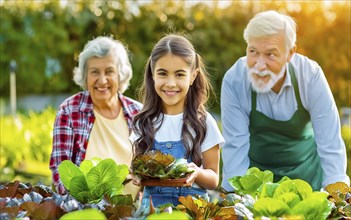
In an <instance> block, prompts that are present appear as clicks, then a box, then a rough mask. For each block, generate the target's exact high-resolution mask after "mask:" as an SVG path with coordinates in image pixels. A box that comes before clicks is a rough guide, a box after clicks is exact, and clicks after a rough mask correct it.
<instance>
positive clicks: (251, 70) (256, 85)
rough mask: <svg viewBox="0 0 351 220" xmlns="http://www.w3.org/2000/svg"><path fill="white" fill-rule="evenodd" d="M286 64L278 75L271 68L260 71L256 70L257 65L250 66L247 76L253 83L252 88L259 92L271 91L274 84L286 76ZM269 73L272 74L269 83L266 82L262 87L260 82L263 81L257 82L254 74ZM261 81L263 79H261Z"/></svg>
mask: <svg viewBox="0 0 351 220" xmlns="http://www.w3.org/2000/svg"><path fill="white" fill-rule="evenodd" d="M286 66H287V65H284V66H283V67H282V69H281V70H280V72H279V74H278V75H276V74H274V73H273V72H272V71H270V70H265V71H258V70H256V68H255V67H252V68H249V67H247V68H248V70H247V76H248V78H249V81H250V83H251V86H252V89H253V90H254V91H256V92H257V93H267V92H269V91H270V90H271V89H272V88H273V87H274V85H275V84H276V83H277V82H278V81H279V80H280V79H281V78H283V77H284V73H285V70H286ZM262 72H264V73H268V74H269V75H270V77H271V78H270V79H269V81H268V82H267V83H265V84H264V86H263V87H262V84H260V83H261V82H257V81H255V80H254V79H253V74H257V73H262ZM259 81H261V80H259Z"/></svg>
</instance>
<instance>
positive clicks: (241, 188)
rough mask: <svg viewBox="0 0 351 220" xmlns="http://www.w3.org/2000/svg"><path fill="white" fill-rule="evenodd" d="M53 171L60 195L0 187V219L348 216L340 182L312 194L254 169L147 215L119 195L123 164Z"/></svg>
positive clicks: (14, 185) (350, 191)
mask: <svg viewBox="0 0 351 220" xmlns="http://www.w3.org/2000/svg"><path fill="white" fill-rule="evenodd" d="M139 162H140V161H139ZM144 162H145V166H144V167H147V163H146V162H148V163H150V162H153V163H155V158H150V157H149V160H146V161H144ZM139 165H140V163H139ZM158 165H159V164H158ZM167 166H168V165H167ZM173 168H174V166H173ZM183 168H184V167H182V166H181V169H183ZM178 170H179V169H178ZM139 171H140V170H139ZM168 171H169V170H168ZM59 172H60V176H61V179H62V182H63V184H64V186H65V187H66V188H67V189H68V191H69V193H68V194H66V195H59V194H57V193H56V192H54V191H53V190H52V188H51V187H48V186H45V185H40V184H38V185H35V186H32V185H31V184H25V183H22V182H20V181H14V182H11V183H6V184H2V185H0V213H1V214H0V219H14V218H27V219H63V220H64V219H129V220H132V219H199V220H202V219H267V217H268V218H270V219H278V218H279V219H294V220H295V219H311V220H312V219H313V220H315V219H328V220H332V219H350V218H351V206H350V201H351V188H350V187H348V186H347V185H346V184H344V183H340V182H338V183H334V184H331V185H328V186H327V187H326V188H325V190H324V191H313V190H312V188H311V186H310V185H309V184H308V183H307V182H305V181H303V180H300V179H289V178H287V177H285V178H283V179H282V180H280V181H279V182H273V173H272V172H271V171H268V170H266V171H260V170H259V169H258V168H255V167H253V168H250V169H249V170H248V172H247V173H246V174H245V175H244V176H237V177H233V178H231V179H230V184H231V185H232V186H233V187H234V188H235V189H236V190H235V193H227V194H225V193H218V194H215V195H213V196H211V199H210V201H206V200H204V199H202V198H193V197H191V196H188V197H180V198H179V201H180V204H179V205H178V206H176V207H174V206H172V205H171V204H164V205H162V206H159V207H153V206H151V208H150V211H149V212H148V213H145V212H144V210H141V208H140V206H139V201H135V202H133V199H132V196H131V195H124V194H122V193H121V192H122V189H123V182H124V180H125V178H126V176H127V174H128V167H127V166H126V165H117V164H116V163H115V162H114V161H113V160H111V159H104V160H101V159H98V158H94V159H93V160H85V161H83V163H82V164H81V165H80V167H77V166H76V165H74V164H73V163H71V162H70V161H64V162H62V164H61V165H60V166H59ZM172 174H174V171H172ZM178 177H179V178H180V177H182V175H177V177H176V178H178Z"/></svg>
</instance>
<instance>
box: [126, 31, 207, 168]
mask: <svg viewBox="0 0 351 220" xmlns="http://www.w3.org/2000/svg"><path fill="white" fill-rule="evenodd" d="M167 54H173V55H176V56H179V57H181V58H183V59H184V61H185V62H186V63H187V64H188V65H189V66H190V67H192V71H194V72H195V71H197V76H196V78H195V80H194V82H193V84H192V86H190V88H189V91H188V94H187V96H186V101H185V108H184V115H183V121H184V124H183V127H182V133H181V137H182V142H183V144H184V146H185V147H186V150H187V155H186V157H189V156H190V157H191V159H192V161H193V162H194V163H195V164H197V165H198V166H200V165H201V164H202V160H201V147H200V146H201V143H202V142H203V141H204V138H205V136H206V132H207V125H206V114H207V113H206V107H205V103H206V101H207V100H208V98H209V95H210V92H211V91H212V87H211V85H210V83H209V80H208V79H207V72H206V70H205V65H204V62H203V60H202V58H201V56H200V55H198V54H197V53H196V52H195V49H194V47H193V45H192V44H191V43H190V41H189V40H188V39H186V38H185V37H183V36H181V35H177V34H170V35H167V36H165V37H163V38H162V39H161V40H160V41H159V42H158V43H157V44H156V45H155V46H154V48H153V50H152V52H151V56H150V57H149V60H148V62H147V64H146V66H145V75H144V81H143V84H142V87H141V88H140V90H139V96H140V98H141V100H142V102H143V104H144V107H143V109H142V110H141V112H140V113H139V114H137V115H136V116H135V118H134V122H133V123H134V124H133V130H134V132H135V134H136V135H137V136H138V137H139V138H138V139H137V140H136V141H135V142H134V144H133V146H134V153H135V155H134V156H137V155H140V154H144V153H145V152H147V151H149V150H151V148H152V146H153V144H154V140H155V133H156V131H157V130H158V129H159V127H156V125H160V126H161V124H162V121H163V114H162V113H163V112H162V100H161V98H160V97H159V96H158V95H157V93H156V91H155V82H154V80H153V70H154V67H155V63H156V62H157V60H158V59H159V58H161V57H163V56H165V55H167Z"/></svg>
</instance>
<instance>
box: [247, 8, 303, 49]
mask: <svg viewBox="0 0 351 220" xmlns="http://www.w3.org/2000/svg"><path fill="white" fill-rule="evenodd" d="M281 31H284V35H285V47H286V49H287V51H289V50H290V49H291V48H293V47H294V46H295V44H296V22H295V21H294V19H293V18H291V17H290V16H287V15H284V14H280V13H278V12H276V11H272V10H270V11H264V12H260V13H258V14H256V15H255V16H254V17H253V18H252V19H251V20H250V21H249V23H248V24H247V26H246V28H245V30H244V39H245V41H246V43H248V42H249V39H250V38H257V37H263V36H269V35H274V34H278V33H280V32H281Z"/></svg>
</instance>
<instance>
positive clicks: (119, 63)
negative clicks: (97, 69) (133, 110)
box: [73, 36, 133, 93]
mask: <svg viewBox="0 0 351 220" xmlns="http://www.w3.org/2000/svg"><path fill="white" fill-rule="evenodd" d="M110 54H112V55H113V56H114V57H115V58H116V68H117V71H118V75H119V76H118V78H119V89H118V92H120V93H123V92H124V91H125V90H127V88H128V86H129V81H130V79H131V78H132V75H133V71H132V67H131V65H130V62H129V58H128V53H127V49H126V47H125V46H124V45H123V44H122V43H121V42H120V41H118V40H115V39H113V38H112V37H106V36H100V37H96V38H95V39H93V40H91V41H89V42H88V43H87V44H86V45H85V46H84V49H83V51H82V52H81V53H80V54H79V60H78V67H75V68H74V70H73V80H74V82H75V83H76V84H77V85H78V86H80V87H82V88H83V89H84V90H87V60H88V59H89V58H91V57H104V56H107V55H110Z"/></svg>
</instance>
